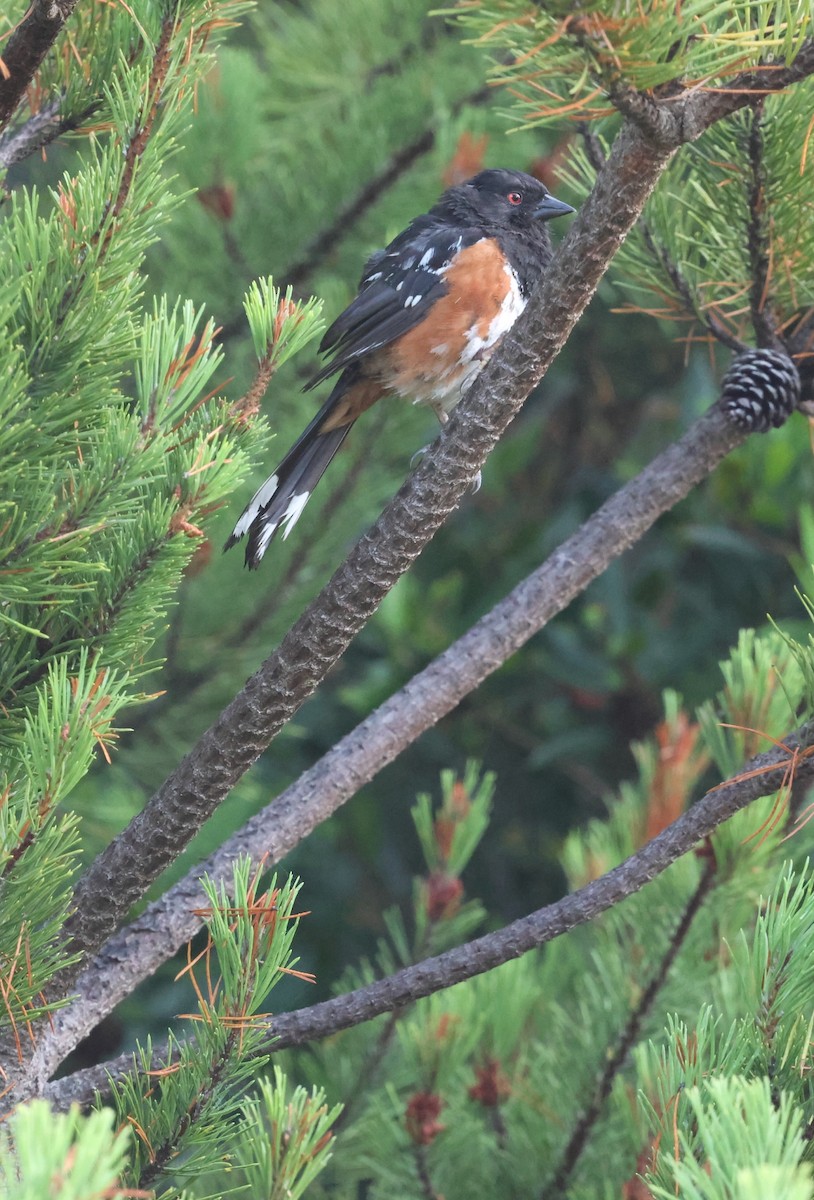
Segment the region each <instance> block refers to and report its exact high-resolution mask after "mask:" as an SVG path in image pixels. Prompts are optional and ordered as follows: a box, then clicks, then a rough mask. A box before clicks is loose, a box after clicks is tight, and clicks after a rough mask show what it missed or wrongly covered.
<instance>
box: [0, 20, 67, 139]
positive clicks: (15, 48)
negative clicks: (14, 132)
mask: <svg viewBox="0 0 814 1200" xmlns="http://www.w3.org/2000/svg"><path fill="white" fill-rule="evenodd" d="M78 3H79V0H33V2H32V4H31V7H30V8H29V10H28V12H27V13H26V14H25V16H24V17H23V19H22V21H20V24H19V25H18V26H17V28H16V29H15V30H14V32H13V33H12V35H11V37H10V38H9V40H8V45H7V46H6V48H5V50H4V51H3V56H2V63H3V66H2V69H0V130H2V129H5V127H6V125H8V123H9V121H10V119H11V117H12V116H13V114H14V111H15V109H16V108H17V105H18V104H19V103H20V101H21V100H22V98H23V96H24V95H25V90H26V88H27V87H28V85H29V84H30V83H31V80H32V79H33V78H34V75H35V74H36V72H37V71H38V70H39V67H40V64H41V62H42V60H43V59H44V58H45V56H46V54H47V53H48V51H49V50H50V49H51V47H52V46H53V44H54V42H55V41H56V39H57V37H58V36H59V34H60V33H61V32H62V29H63V27H64V25H65V23H66V21H67V20H68V18H69V17H70V15H71V13H72V12H73V10H74V9H75V8H76V6H77V4H78Z"/></svg>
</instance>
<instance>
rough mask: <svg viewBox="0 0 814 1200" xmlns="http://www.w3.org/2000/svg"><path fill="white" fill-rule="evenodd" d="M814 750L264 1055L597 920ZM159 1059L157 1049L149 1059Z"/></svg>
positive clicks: (340, 1004) (300, 1018) (748, 772)
mask: <svg viewBox="0 0 814 1200" xmlns="http://www.w3.org/2000/svg"><path fill="white" fill-rule="evenodd" d="M812 745H814V722H809V723H808V724H806V725H804V726H802V727H801V728H800V729H798V730H796V731H795V732H794V733H791V734H789V736H788V737H786V738H785V739H784V746H785V748H780V747H777V748H775V747H773V748H772V749H771V750H769V751H767V752H766V753H764V754H758V755H756V756H755V757H754V758H752V759H750V761H749V762H748V763H746V764H744V767H743V769H742V771H740V772H739V773H738V775H736V776H735V777H734V778H733V779H729V780H727V781H726V782H725V783H722V784H720V785H719V786H718V787H716V788H713V789H712V790H711V791H709V792H707V794H706V795H705V796H704V797H703V798H702V799H701V800H699V801H698V803H697V804H694V805H693V806H692V808H690V809H689V810H688V811H687V812H686V813H684V815H683V816H682V817H679V819H678V820H677V821H674V822H673V824H672V825H669V826H668V827H667V828H666V829H665V830H663V831H662V832H661V833H660V834H658V836H657V837H655V838H653V840H652V841H650V842H648V843H647V844H646V845H645V846H643V847H642V848H641V849H640V850H638V851H637V852H636V853H635V854H633V855H631V856H630V857H629V858H627V859H626V860H625V861H624V862H623V863H620V865H619V866H618V867H615V868H614V869H613V870H612V871H608V872H607V874H605V875H602V876H601V877H600V878H599V879H595V880H592V881H591V882H590V883H588V884H586V885H585V887H582V888H580V889H579V891H577V892H574V893H573V894H572V895H570V896H564V897H563V899H562V900H558V901H556V902H555V903H554V904H549V905H548V906H547V907H545V908H541V909H538V910H537V912H534V913H530V914H529V915H528V916H526V917H521V918H520V919H519V920H517V921H513V922H512V923H511V924H510V925H507V926H505V927H504V928H503V929H500V930H497V931H496V932H495V933H489V934H486V935H485V936H484V937H481V938H477V939H475V940H474V941H471V942H467V943H466V944H465V945H463V946H457V947H456V948H455V949H454V950H448V951H446V953H444V954H439V955H438V956H437V957H435V958H430V959H426V960H425V961H424V962H421V963H418V964H416V965H415V966H411V967H406V968H405V969H404V970H402V971H397V972H396V973H395V974H394V975H390V976H388V978H386V979H381V980H377V981H376V982H375V983H372V984H368V985H367V986H366V987H362V988H358V989H357V990H356V991H354V992H349V993H348V994H346V995H344V996H337V997H336V998H335V999H333V1000H326V1001H323V1003H321V1004H315V1005H313V1006H312V1007H311V1008H306V1009H302V1010H300V1011H299V1012H293V1013H283V1014H281V1015H279V1016H275V1017H274V1018H273V1020H272V1021H271V1022H270V1038H271V1040H270V1042H269V1044H268V1045H267V1046H266V1047H265V1049H266V1051H269V1050H271V1051H277V1050H286V1049H289V1048H291V1047H293V1046H302V1045H305V1044H306V1043H308V1042H312V1041H318V1040H320V1039H321V1038H324V1037H328V1036H330V1035H332V1034H335V1033H337V1032H338V1031H340V1030H342V1029H350V1028H351V1027H352V1026H354V1025H359V1024H361V1023H362V1022H364V1021H370V1020H373V1018H374V1017H378V1016H381V1015H382V1014H383V1013H387V1012H392V1011H393V1010H394V1009H396V1008H400V1007H402V1006H404V1005H406V1004H412V1003H414V1002H415V1001H416V1000H421V999H423V998H424V997H426V996H429V995H432V994H433V993H434V992H437V991H441V990H442V989H444V988H447V987H452V986H453V985H454V984H456V983H461V982H462V981H463V980H465V979H471V978H473V977H474V976H475V975H480V974H483V972H485V971H490V970H492V969H493V968H494V967H497V966H500V965H501V964H502V963H504V962H507V961H508V960H509V959H511V958H518V957H519V956H520V955H521V954H525V953H527V952H528V951H529V950H533V949H535V948H537V947H539V946H543V945H545V944H546V943H547V942H551V941H553V940H554V939H555V938H558V937H561V936H562V935H563V934H564V933H568V932H569V930H571V929H575V928H576V927H577V926H578V925H584V924H586V923H587V922H588V921H591V920H593V919H594V918H595V917H597V916H599V915H600V913H603V912H605V911H607V909H609V908H612V907H613V906H614V905H615V904H618V903H619V902H620V901H621V900H624V899H625V898H626V897H627V896H631V895H633V894H634V892H638V891H640V890H641V889H642V888H643V887H644V886H645V884H647V883H649V882H650V881H651V880H652V879H655V877H656V876H657V875H660V874H661V873H662V871H665V870H666V869H667V867H669V866H670V865H671V863H674V862H675V861H676V860H677V859H679V858H681V856H682V855H684V854H687V853H688V852H689V851H690V850H692V849H693V847H694V846H696V845H697V844H698V842H700V841H701V840H702V839H703V838H706V837H708V836H709V835H710V834H711V833H713V832H714V830H715V829H717V828H718V826H719V825H722V824H723V823H724V821H727V820H729V818H730V817H732V816H734V814H735V813H736V812H739V811H740V810H741V809H743V808H745V807H746V806H747V805H749V804H751V803H752V802H753V801H754V800H757V799H758V798H759V797H761V796H767V795H771V794H772V793H773V792H776V791H778V790H779V789H780V788H781V787H783V786H785V785H787V783H788V780H789V774H790V766H791V763H792V760H793V759H794V756H795V752H797V757H796V759H794V763H795V770H794V777H795V779H796V780H797V781H799V782H801V783H802V782H803V781H809V782H810V781H811V780H812V779H813V778H814V755H812V754H810V753H809V754H807V755H804V754H803V753H802V752H803V751H805V750H807V749H808V748H809V747H811V746H812ZM157 1053H158V1057H161V1052H160V1051H159V1052H157ZM130 1069H132V1055H128V1054H124V1055H121V1056H120V1057H119V1058H117V1059H115V1060H114V1061H112V1062H109V1063H106V1064H104V1065H103V1066H101V1067H93V1068H90V1069H88V1070H85V1071H80V1072H77V1073H76V1074H75V1075H72V1076H69V1077H67V1078H65V1079H60V1080H58V1081H56V1082H55V1083H51V1084H48V1085H47V1086H46V1087H45V1088H44V1094H45V1096H46V1097H47V1099H49V1100H50V1101H51V1103H52V1104H54V1105H55V1106H56V1107H58V1108H66V1107H67V1106H68V1105H69V1104H71V1103H72V1102H76V1101H78V1102H80V1103H82V1104H88V1103H90V1101H91V1100H92V1099H93V1096H94V1090H95V1089H99V1090H100V1091H101V1092H104V1091H105V1089H106V1087H107V1077H108V1074H110V1075H111V1076H113V1077H114V1078H115V1077H117V1076H119V1075H122V1074H124V1073H126V1072H127V1071H128V1070H130Z"/></svg>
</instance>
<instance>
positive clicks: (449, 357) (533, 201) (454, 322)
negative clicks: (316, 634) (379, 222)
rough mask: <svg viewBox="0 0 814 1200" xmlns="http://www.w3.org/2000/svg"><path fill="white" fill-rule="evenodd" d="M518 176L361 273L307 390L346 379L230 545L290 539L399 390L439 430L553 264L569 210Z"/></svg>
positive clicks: (485, 184)
mask: <svg viewBox="0 0 814 1200" xmlns="http://www.w3.org/2000/svg"><path fill="white" fill-rule="evenodd" d="M573 211H574V210H573V208H571V206H570V205H568V204H563V202H562V201H561V200H556V199H555V198H554V197H553V196H551V195H549V193H548V191H547V190H546V189H545V188H544V187H543V185H542V184H541V183H539V182H538V181H537V180H536V179H533V178H532V177H531V176H530V175H525V174H523V172H522V171H502V170H501V171H481V173H480V174H479V175H475V176H474V178H473V179H470V180H468V181H467V182H466V183H463V184H460V185H459V186H457V187H451V188H449V189H448V190H447V191H446V192H444V194H443V196H442V197H441V199H440V200H439V201H438V203H437V204H436V205H434V207H433V208H431V209H430V211H429V212H428V213H424V214H423V216H420V217H416V219H415V220H414V221H411V222H410V224H409V225H408V226H407V228H406V229H405V230H404V232H403V233H400V234H399V236H398V237H397V238H395V239H394V241H392V242H391V243H390V245H389V246H388V247H387V249H386V250H379V251H377V252H376V253H375V254H374V255H372V257H371V258H370V259H369V260H368V262H367V263H366V264H365V269H364V272H363V274H362V279H361V281H360V284H359V294H358V295H357V297H356V299H355V300H353V301H352V303H351V304H349V305H348V307H347V308H346V309H345V311H344V312H343V313H341V314H340V316H338V317H337V319H336V320H335V321H334V323H333V325H331V327H330V328H329V329H328V331H327V333H326V334H325V336H324V337H323V339H322V342H321V344H320V350H321V351H327V352H330V353H331V355H332V357H331V360H330V362H328V363H327V364H326V365H325V366H324V367H322V369H321V370H319V371H318V372H317V373H316V375H315V376H314V377H313V379H311V380H310V382H309V383H308V385H307V387H308V388H312V387H314V386H315V385H316V384H318V383H321V382H322V380H323V379H327V378H328V377H329V376H330V375H334V374H336V372H337V371H340V372H341V374H340V376H339V379H338V381H337V383H336V385H335V386H334V389H333V391H332V392H331V394H330V396H329V397H328V399H327V400H326V401H325V403H324V404H323V406H322V408H321V409H320V410H319V412H318V413H317V415H316V416H315V417H314V419H313V421H312V422H311V424H310V425H309V426H308V428H307V429H306V430H305V431H304V433H303V434H302V435H301V437H300V438H299V440H298V441H297V442H296V443H295V444H294V445H293V446H292V448H291V449H290V450H289V452H288V454H287V455H286V456H285V458H284V459H283V461H282V462H281V463H280V465H279V466H278V467H277V469H276V471H275V472H274V473H273V475H270V476H269V478H268V479H267V480H266V482H265V483H264V484H263V486H262V487H261V488H260V489H259V490H258V491H257V492H256V493H255V495H254V496H253V497H252V499H251V500H250V502H249V504H248V505H247V506H246V508H245V510H244V511H243V513H242V514H241V516H240V519H239V520H238V522H237V524H236V525H235V528H234V531H233V532H232V534H231V535H230V537H229V539H228V541H227V542H226V547H225V549H227V550H228V548H229V547H230V546H233V545H234V544H235V542H237V541H239V540H240V538H242V537H243V535H244V534H245V533H248V535H249V541H248V544H247V547H246V564H247V566H249V567H256V566H258V565H259V563H260V560H261V558H262V557H263V555H264V554H265V552H266V549H267V548H268V545H269V543H270V542H271V540H272V538H273V537H274V535H275V534H276V533H277V531H278V529H279V528H280V526H281V525H283V526H284V532H283V537H287V536H288V534H289V533H290V532H291V529H292V527H293V526H294V523H295V522H296V521H297V520H298V518H299V516H300V514H301V512H302V510H303V508H304V507H305V505H306V504H307V502H308V500H309V498H310V496H311V493H312V492H313V490H314V488H315V487H316V485H317V483H318V482H319V480H320V479H321V477H322V474H323V472H324V471H325V469H326V468H327V466H328V464H329V463H330V461H331V459H332V458H333V456H334V455H335V454H336V452H337V450H338V449H339V447H340V446H341V445H342V442H343V441H344V440H345V437H346V436H347V434H348V432H349V431H350V427H351V425H353V423H354V421H355V420H356V418H357V417H359V416H361V414H362V413H363V412H364V411H365V409H367V408H370V406H371V405H372V404H375V403H376V401H377V400H379V399H380V398H381V397H382V396H386V395H388V394H391V393H395V395H397V396H405V397H409V398H410V399H412V400H413V401H414V402H415V403H420V404H429V405H430V407H431V408H433V409H434V410H435V412H436V413H437V415H438V419H439V420H440V421H441V422H442V423H443V422H445V421H446V419H447V416H448V414H449V412H450V410H451V409H453V408H454V407H455V405H456V404H457V403H458V401H459V400H460V398H461V396H462V394H463V393H464V392H465V391H466V389H467V388H468V387H469V385H470V384H471V383H472V381H473V380H474V379H475V378H476V377H477V375H478V373H479V372H480V371H481V370H482V369H483V367H484V366H485V364H486V363H487V362H488V360H489V358H490V357H491V355H492V353H493V351H494V350H495V348H496V347H497V346H498V344H499V343H500V340H501V338H502V337H503V335H504V334H505V333H506V331H507V330H508V329H510V328H511V326H512V325H513V324H514V322H515V321H516V320H517V318H518V317H519V316H520V314H521V312H522V311H523V309H524V308H525V306H526V302H527V300H528V297H529V294H530V292H531V290H532V288H533V287H534V285H535V283H536V282H537V281H538V279H539V278H540V276H541V275H542V274H543V271H544V270H545V268H546V266H547V265H548V263H549V261H550V259H551V241H550V239H549V235H548V230H547V228H546V222H547V221H549V220H551V218H552V217H558V216H560V215H562V214H564V213H570V212H573Z"/></svg>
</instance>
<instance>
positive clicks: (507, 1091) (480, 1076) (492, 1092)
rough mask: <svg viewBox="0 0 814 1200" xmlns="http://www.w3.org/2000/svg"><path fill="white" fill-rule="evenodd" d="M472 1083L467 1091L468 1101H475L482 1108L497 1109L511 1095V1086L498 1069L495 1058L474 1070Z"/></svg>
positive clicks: (488, 1059) (498, 1065)
mask: <svg viewBox="0 0 814 1200" xmlns="http://www.w3.org/2000/svg"><path fill="white" fill-rule="evenodd" d="M475 1078H476V1079H477V1083H474V1084H473V1085H472V1087H471V1088H470V1089H469V1098H470V1100H475V1101H477V1103H478V1104H482V1105H483V1107H484V1108H497V1106H498V1104H502V1103H503V1101H504V1100H505V1099H506V1097H507V1096H510V1095H511V1091H512V1085H511V1084H510V1083H509V1081H508V1079H507V1078H506V1076H505V1075H504V1074H503V1072H502V1071H501V1069H500V1063H499V1062H498V1061H497V1059H496V1058H487V1060H486V1062H485V1063H484V1065H483V1066H482V1067H476V1068H475Z"/></svg>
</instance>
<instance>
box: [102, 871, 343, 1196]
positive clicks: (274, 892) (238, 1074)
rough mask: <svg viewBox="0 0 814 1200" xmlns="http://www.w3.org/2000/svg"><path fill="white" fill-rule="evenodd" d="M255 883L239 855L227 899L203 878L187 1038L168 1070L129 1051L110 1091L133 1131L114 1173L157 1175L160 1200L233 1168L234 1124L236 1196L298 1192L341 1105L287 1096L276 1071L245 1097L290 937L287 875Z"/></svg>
mask: <svg viewBox="0 0 814 1200" xmlns="http://www.w3.org/2000/svg"><path fill="white" fill-rule="evenodd" d="M259 882H260V880H259V875H258V872H256V871H254V870H253V869H252V867H251V864H250V863H249V862H248V860H244V861H242V862H238V863H237V864H236V865H235V878H234V898H233V899H232V900H230V899H229V897H228V895H227V892H226V889H224V888H220V889H219V888H216V887H214V886H213V885H212V884H211V883H209V882H208V881H204V887H205V890H206V892H207V896H208V898H209V901H210V908H209V909H208V910H207V913H206V928H207V933H208V940H207V943H206V945H205V948H204V950H203V951H202V952H201V953H200V954H199V955H197V956H195V957H192V955H191V954H190V961H189V964H188V968H187V971H185V972H184V974H187V975H188V976H189V978H190V979H191V980H192V982H193V985H194V989H195V993H196V995H197V998H198V1010H197V1011H196V1012H194V1013H191V1014H187V1016H188V1019H189V1020H190V1021H191V1022H194V1025H193V1028H194V1030H195V1036H194V1039H193V1038H189V1039H188V1040H185V1041H177V1040H176V1039H174V1038H173V1039H172V1040H171V1042H170V1045H169V1057H168V1059H167V1062H166V1063H162V1062H160V1061H157V1059H156V1057H155V1055H154V1054H153V1052H152V1049H151V1047H150V1046H149V1045H148V1046H146V1047H145V1048H141V1049H139V1051H138V1052H137V1055H136V1056H135V1060H134V1070H133V1072H132V1074H131V1075H129V1076H127V1077H125V1079H124V1080H123V1081H122V1082H121V1083H120V1084H118V1085H117V1086H116V1088H115V1090H114V1103H115V1106H116V1111H117V1118H118V1120H119V1121H120V1122H121V1123H124V1124H126V1125H129V1126H130V1127H131V1128H132V1129H133V1130H134V1134H135V1140H134V1142H133V1143H132V1153H131V1154H130V1155H129V1160H128V1163H127V1165H126V1169H125V1170H124V1171H123V1178H124V1179H125V1181H128V1182H129V1183H130V1184H131V1186H133V1187H137V1188H143V1187H145V1186H151V1185H153V1184H154V1181H156V1180H160V1181H161V1184H162V1195H165V1196H179V1195H181V1191H180V1190H179V1188H181V1187H183V1185H184V1184H185V1183H189V1184H195V1183H196V1181H197V1180H199V1179H200V1178H202V1177H204V1178H205V1177H206V1175H207V1174H211V1173H212V1172H213V1170H215V1169H216V1168H217V1167H219V1166H220V1165H221V1164H224V1165H227V1166H228V1167H229V1169H230V1171H231V1169H232V1163H231V1153H230V1152H227V1151H226V1148H225V1145H224V1143H223V1139H222V1136H221V1134H222V1131H223V1130H225V1129H226V1128H228V1127H230V1126H236V1127H237V1137H236V1139H235V1141H236V1146H237V1149H236V1150H235V1156H236V1163H235V1168H234V1169H235V1172H236V1173H237V1172H240V1173H242V1175H243V1177H244V1182H243V1183H242V1184H237V1183H236V1178H235V1177H233V1178H232V1180H231V1184H230V1190H234V1191H235V1192H236V1194H241V1192H243V1193H244V1194H248V1195H250V1196H259V1195H269V1196H278V1195H279V1196H285V1195H288V1194H291V1195H299V1194H300V1193H301V1192H302V1190H303V1189H304V1187H305V1186H307V1184H308V1182H309V1181H310V1180H311V1179H312V1178H313V1177H314V1176H315V1175H316V1174H317V1173H318V1172H319V1171H320V1170H321V1169H322V1167H323V1166H324V1165H325V1163H326V1162H327V1159H328V1158H329V1157H330V1151H329V1145H330V1142H331V1135H330V1132H329V1130H330V1126H331V1124H332V1123H333V1121H334V1120H335V1119H336V1117H337V1115H338V1113H339V1109H338V1108H337V1107H336V1106H334V1107H333V1108H331V1109H329V1108H328V1107H327V1105H326V1104H325V1097H324V1094H323V1093H321V1092H319V1091H312V1092H311V1093H310V1095H309V1094H306V1093H305V1092H304V1091H303V1090H302V1089H301V1088H296V1089H294V1090H293V1092H292V1094H291V1095H288V1093H287V1085H286V1080H285V1079H284V1077H283V1076H282V1073H281V1072H280V1071H275V1073H274V1082H273V1083H272V1082H271V1080H267V1081H265V1082H264V1083H263V1085H262V1087H261V1089H260V1094H259V1097H258V1098H257V1099H252V1098H251V1097H248V1098H247V1093H248V1092H249V1091H250V1089H251V1087H252V1084H253V1082H254V1081H255V1079H256V1077H257V1072H258V1068H259V1067H261V1066H262V1064H263V1062H264V1061H265V1056H263V1055H262V1053H261V1051H260V1046H261V1043H262V1041H263V1036H264V1026H265V1014H264V1012H263V1006H264V1005H265V1003H266V1002H267V999H268V995H269V992H270V991H271V990H272V989H273V988H274V986H275V985H276V984H277V983H279V981H280V979H281V978H282V976H283V975H290V974H295V973H297V972H296V963H297V959H296V958H295V957H294V956H293V953H292V942H293V940H294V937H295V935H296V930H297V924H298V920H299V914H298V913H297V912H296V911H295V906H296V901H297V896H298V894H299V891H300V888H301V884H300V883H299V882H298V881H294V880H292V879H288V881H287V882H286V883H284V884H283V885H281V886H279V887H278V886H277V880H276V877H274V878H272V879H271V881H270V882H269V884H268V887H267V888H266V889H265V890H264V891H263V892H262V893H261V892H260V889H259ZM264 1146H265V1149H263V1147H264ZM266 1189H267V1190H266ZM286 1189H290V1192H289V1191H287V1190H286ZM192 1194H194V1195H195V1196H197V1197H200V1198H201V1200H203V1198H204V1197H206V1196H212V1197H214V1196H217V1195H221V1194H222V1193H221V1191H220V1190H216V1191H209V1190H208V1189H207V1188H206V1187H205V1186H204V1187H203V1188H199V1187H196V1188H195V1190H194V1192H193V1193H192Z"/></svg>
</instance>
